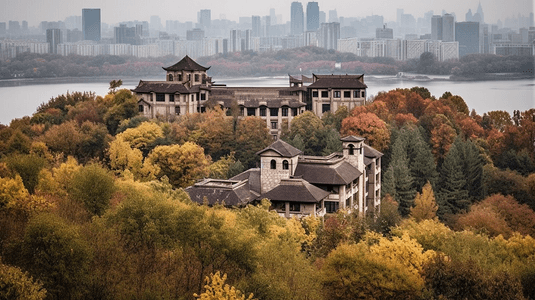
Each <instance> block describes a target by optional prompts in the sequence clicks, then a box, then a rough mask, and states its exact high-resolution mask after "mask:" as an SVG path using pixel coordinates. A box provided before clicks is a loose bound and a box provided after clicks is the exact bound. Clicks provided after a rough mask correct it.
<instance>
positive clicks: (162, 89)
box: [132, 80, 190, 94]
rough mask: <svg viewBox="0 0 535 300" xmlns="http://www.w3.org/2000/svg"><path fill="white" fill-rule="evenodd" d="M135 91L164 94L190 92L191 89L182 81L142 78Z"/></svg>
mask: <svg viewBox="0 0 535 300" xmlns="http://www.w3.org/2000/svg"><path fill="white" fill-rule="evenodd" d="M132 92H135V93H152V92H154V93H164V94H175V93H179V94H189V93H190V91H189V90H188V89H187V88H186V87H185V86H184V85H183V84H182V83H180V82H173V81H143V80H140V81H139V84H138V85H137V87H136V88H135V89H133V90H132Z"/></svg>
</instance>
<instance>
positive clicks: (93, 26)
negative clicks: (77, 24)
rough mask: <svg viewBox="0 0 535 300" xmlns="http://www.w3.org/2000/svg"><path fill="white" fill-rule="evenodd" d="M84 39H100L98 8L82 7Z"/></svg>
mask: <svg viewBox="0 0 535 300" xmlns="http://www.w3.org/2000/svg"><path fill="white" fill-rule="evenodd" d="M82 33H83V35H84V40H90V41H100V8H84V9H82Z"/></svg>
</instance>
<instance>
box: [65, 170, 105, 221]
mask: <svg viewBox="0 0 535 300" xmlns="http://www.w3.org/2000/svg"><path fill="white" fill-rule="evenodd" d="M114 188H115V186H114V178H113V176H111V175H110V174H109V173H108V171H107V170H105V169H104V168H102V167H101V166H99V165H98V164H90V165H86V166H84V167H81V168H80V169H78V170H77V171H76V172H75V173H74V174H73V177H72V179H71V181H70V184H69V187H68V190H69V196H70V197H71V198H72V199H73V200H75V201H78V202H80V203H82V204H83V205H84V206H85V208H86V209H87V210H88V211H89V212H90V213H91V214H92V215H97V216H100V215H102V214H103V213H104V211H105V210H106V209H107V208H108V207H109V205H110V199H111V197H112V195H113V193H114Z"/></svg>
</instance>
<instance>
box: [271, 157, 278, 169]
mask: <svg viewBox="0 0 535 300" xmlns="http://www.w3.org/2000/svg"><path fill="white" fill-rule="evenodd" d="M271 169H272V170H275V169H277V162H276V161H275V160H274V159H272V160H271Z"/></svg>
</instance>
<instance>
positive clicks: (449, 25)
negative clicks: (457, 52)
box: [442, 14, 455, 42]
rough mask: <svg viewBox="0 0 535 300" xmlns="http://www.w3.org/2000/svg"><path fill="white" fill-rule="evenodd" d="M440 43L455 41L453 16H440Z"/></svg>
mask: <svg viewBox="0 0 535 300" xmlns="http://www.w3.org/2000/svg"><path fill="white" fill-rule="evenodd" d="M442 41H443V42H453V41H455V18H454V17H453V15H450V14H445V15H444V16H442Z"/></svg>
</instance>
